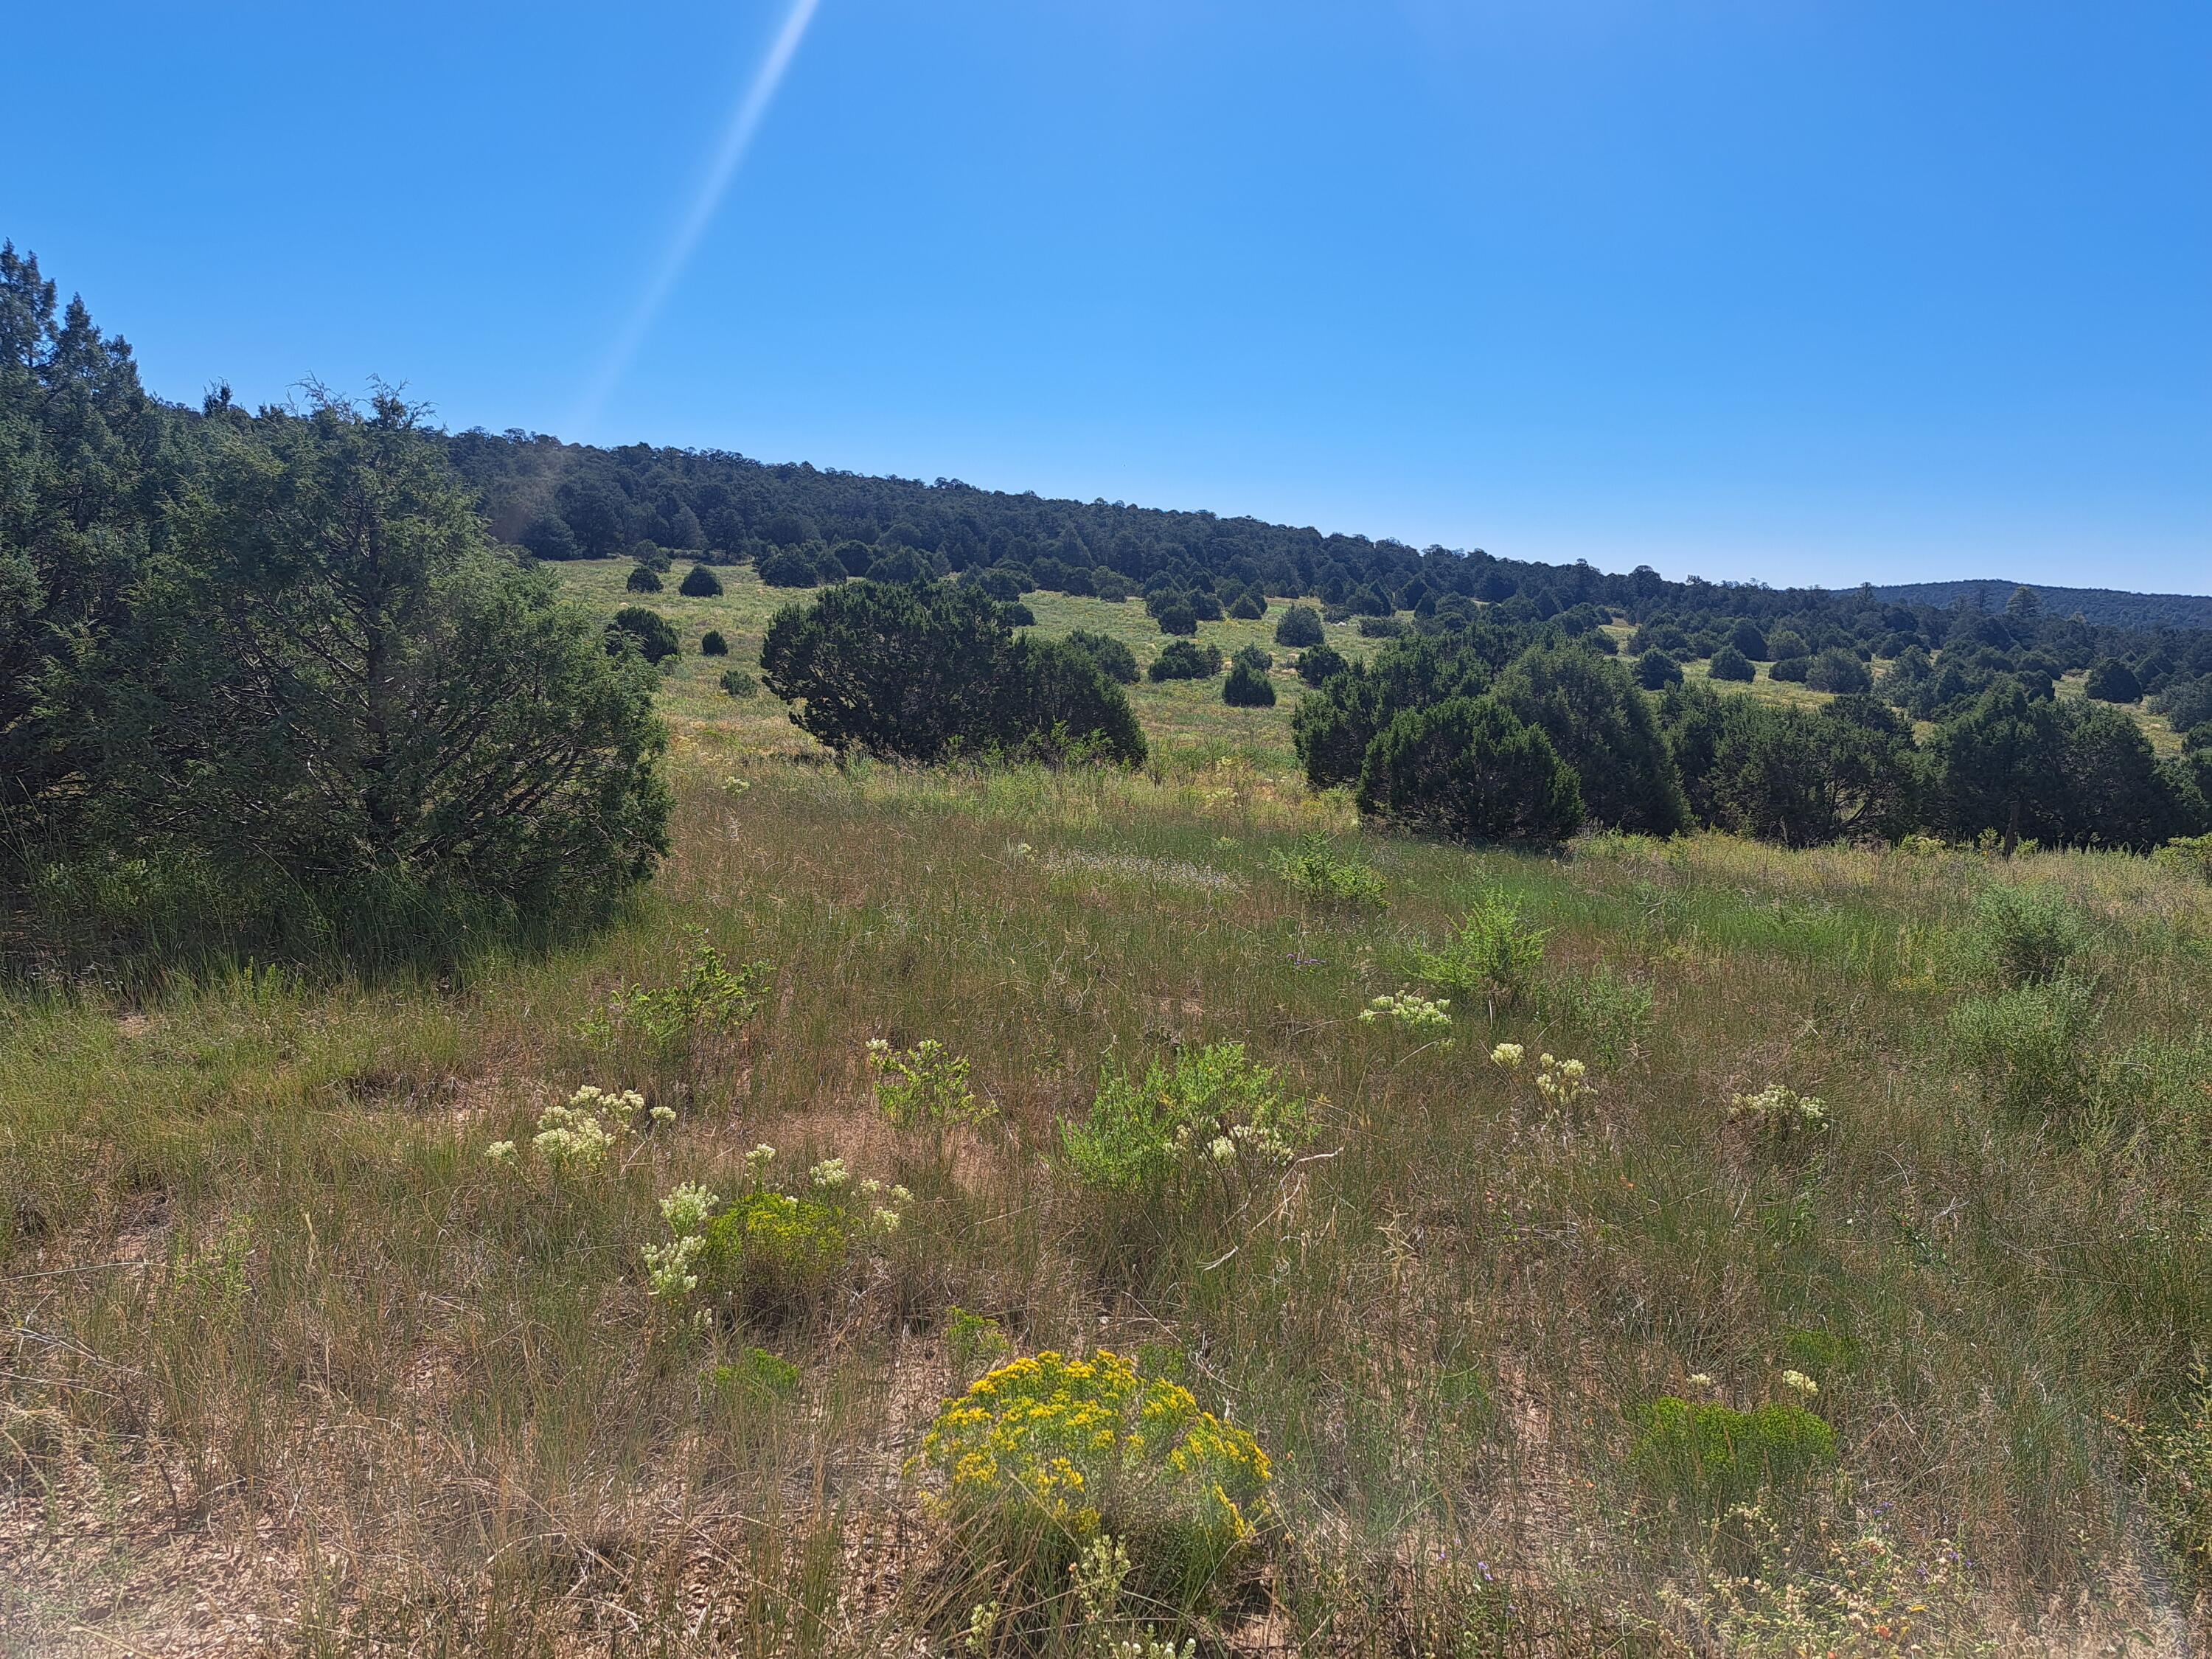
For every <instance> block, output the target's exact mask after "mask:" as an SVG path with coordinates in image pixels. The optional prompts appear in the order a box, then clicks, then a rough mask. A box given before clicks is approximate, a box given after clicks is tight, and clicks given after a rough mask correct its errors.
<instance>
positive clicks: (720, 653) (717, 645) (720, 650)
mask: <svg viewBox="0 0 2212 1659" xmlns="http://www.w3.org/2000/svg"><path fill="white" fill-rule="evenodd" d="M699 654H700V655H701V656H702V657H726V656H728V655H729V654H730V642H729V641H727V640H726V639H724V638H723V637H722V635H721V630H720V629H714V628H710V629H708V630H707V632H706V633H705V635H703V636H702V638H701V639H700V641H699Z"/></svg>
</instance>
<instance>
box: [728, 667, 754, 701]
mask: <svg viewBox="0 0 2212 1659" xmlns="http://www.w3.org/2000/svg"><path fill="white" fill-rule="evenodd" d="M722 690H725V691H726V692H728V693H729V694H730V695H731V696H733V697H750V696H757V694H758V693H759V691H760V682H759V681H758V680H757V679H755V678H753V677H752V676H751V675H750V674H748V673H746V672H745V671H744V669H742V668H725V669H724V670H723V671H722Z"/></svg>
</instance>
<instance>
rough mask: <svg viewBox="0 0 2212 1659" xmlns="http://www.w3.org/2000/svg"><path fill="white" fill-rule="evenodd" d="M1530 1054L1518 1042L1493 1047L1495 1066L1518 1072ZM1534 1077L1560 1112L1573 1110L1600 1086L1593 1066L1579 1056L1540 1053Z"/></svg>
mask: <svg viewBox="0 0 2212 1659" xmlns="http://www.w3.org/2000/svg"><path fill="white" fill-rule="evenodd" d="M1527 1060H1528V1050H1527V1049H1526V1048H1522V1046H1521V1044H1519V1043H1517V1042H1501V1043H1499V1044H1498V1045H1497V1046H1496V1047H1495V1048H1492V1049H1491V1051H1490V1063H1491V1064H1492V1066H1497V1067H1498V1070H1500V1071H1502V1072H1506V1073H1511V1074H1514V1075H1516V1076H1517V1075H1518V1074H1519V1073H1521V1072H1522V1070H1523V1068H1524V1066H1525V1064H1526V1062H1527ZM1533 1081H1534V1084H1535V1088H1536V1092H1537V1094H1538V1095H1539V1096H1541V1097H1542V1099H1543V1102H1544V1103H1545V1105H1547V1107H1549V1108H1550V1109H1552V1110H1553V1111H1554V1112H1556V1113H1560V1114H1565V1113H1566V1112H1568V1111H1571V1110H1572V1109H1573V1108H1574V1106H1575V1104H1576V1103H1577V1102H1578V1101H1580V1100H1581V1099H1582V1098H1583V1096H1585V1095H1587V1094H1589V1091H1591V1090H1592V1089H1594V1088H1595V1087H1596V1086H1597V1085H1595V1084H1594V1083H1592V1082H1591V1081H1590V1075H1589V1066H1585V1065H1583V1062H1582V1061H1580V1060H1561V1059H1560V1058H1559V1056H1557V1055H1556V1054H1539V1055H1537V1057H1536V1070H1535V1075H1534V1079H1533Z"/></svg>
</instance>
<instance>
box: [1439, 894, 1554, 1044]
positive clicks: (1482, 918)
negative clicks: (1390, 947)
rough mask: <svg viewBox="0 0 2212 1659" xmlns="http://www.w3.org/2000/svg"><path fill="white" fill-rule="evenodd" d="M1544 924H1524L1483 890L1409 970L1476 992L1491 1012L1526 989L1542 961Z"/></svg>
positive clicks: (1514, 911) (1520, 996)
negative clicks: (1440, 942)
mask: <svg viewBox="0 0 2212 1659" xmlns="http://www.w3.org/2000/svg"><path fill="white" fill-rule="evenodd" d="M1550 937H1551V934H1550V933H1549V931H1548V930H1540V929H1537V928H1532V927H1523V926H1522V923H1521V912H1520V910H1519V908H1517V907H1516V906H1515V905H1514V904H1513V903H1512V902H1510V900H1508V899H1506V898H1504V896H1501V895H1499V894H1497V893H1490V894H1486V895H1485V896H1483V897H1482V898H1481V899H1480V900H1479V901H1477V902H1476V903H1475V904H1474V906H1473V907H1472V908H1469V909H1468V912H1467V914H1466V915H1463V916H1462V917H1461V918H1460V923H1459V927H1458V928H1457V929H1456V930H1455V932H1454V933H1452V934H1451V935H1450V936H1449V938H1448V939H1445V940H1444V942H1443V945H1442V946H1441V947H1440V948H1438V949H1437V950H1434V951H1428V950H1424V951H1421V952H1419V955H1418V956H1417V957H1415V960H1414V968H1415V971H1416V972H1418V973H1419V975H1420V976H1421V978H1423V979H1425V980H1426V981H1428V982H1429V983H1430V984H1431V985H1436V986H1441V987H1443V988H1444V989H1446V990H1451V991H1456V992H1458V993H1459V994H1460V995H1462V997H1465V998H1468V1000H1474V999H1475V998H1478V997H1480V999H1482V1000H1483V1001H1484V1003H1485V1004H1486V1005H1487V1006H1488V1007H1489V1009H1490V1012H1491V1015H1492V1018H1496V1016H1497V1014H1498V1010H1499V1009H1500V1008H1510V1007H1512V1006H1515V1005H1516V1004H1517V1003H1519V1002H1521V1001H1522V1000H1523V999H1524V998H1525V997H1526V996H1527V995H1528V991H1529V988H1530V987H1531V985H1532V984H1533V983H1534V979H1535V976H1536V973H1537V970H1538V969H1541V967H1542V966H1543V963H1544V941H1545V940H1546V939H1549V938H1550Z"/></svg>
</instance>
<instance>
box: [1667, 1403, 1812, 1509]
mask: <svg viewBox="0 0 2212 1659" xmlns="http://www.w3.org/2000/svg"><path fill="white" fill-rule="evenodd" d="M1629 1415H1630V1419H1631V1420H1632V1422H1633V1423H1634V1424H1635V1425H1636V1431H1637V1433H1636V1441H1635V1444H1634V1446H1633V1447H1632V1449H1631V1451H1630V1453H1629V1467H1630V1468H1631V1469H1632V1472H1633V1473H1634V1474H1635V1477H1636V1480H1637V1482H1638V1485H1639V1486H1642V1487H1643V1489H1644V1492H1645V1494H1646V1495H1647V1496H1648V1497H1650V1498H1652V1499H1654V1500H1655V1501H1657V1502H1661V1503H1665V1502H1668V1501H1677V1502H1681V1503H1684V1504H1687V1505H1689V1506H1690V1507H1692V1508H1694V1509H1698V1510H1705V1511H1706V1512H1708V1513H1715V1512H1718V1511H1720V1510H1726V1509H1728V1508H1729V1506H1730V1505H1732V1504H1741V1503H1747V1502H1748V1501H1749V1500H1751V1499H1752V1498H1755V1497H1757V1496H1758V1495H1759V1492H1762V1491H1765V1490H1775V1491H1786V1490H1789V1489H1790V1488H1793V1487H1796V1486H1802V1485H1803V1484H1804V1483H1805V1482H1806V1481H1807V1480H1809V1479H1810V1478H1811V1477H1813V1476H1814V1475H1816V1474H1820V1473H1821V1472H1822V1471H1823V1470H1825V1469H1827V1468H1831V1467H1832V1466H1833V1464H1834V1463H1835V1461H1836V1431H1834V1430H1833V1429H1832V1428H1830V1427H1829V1426H1828V1425H1827V1424H1826V1422H1824V1421H1822V1420H1821V1419H1820V1418H1818V1417H1816V1416H1814V1414H1813V1413H1811V1412H1809V1411H1807V1410H1806V1409H1805V1408H1804V1407H1802V1406H1784V1405H1777V1404H1770V1405H1765V1406H1759V1407H1754V1408H1753V1409H1752V1410H1750V1411H1738V1410H1737V1409H1735V1407H1732V1406H1724V1405H1722V1404H1721V1403H1719V1402H1718V1401H1691V1400H1681V1399H1678V1398H1676V1397H1675V1396H1674V1395H1662V1397H1661V1398H1659V1399H1657V1400H1655V1401H1651V1402H1650V1403H1649V1404H1648V1405H1643V1406H1638V1407H1635V1409H1634V1410H1632V1412H1631V1413H1629Z"/></svg>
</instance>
